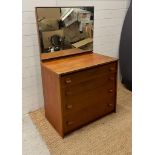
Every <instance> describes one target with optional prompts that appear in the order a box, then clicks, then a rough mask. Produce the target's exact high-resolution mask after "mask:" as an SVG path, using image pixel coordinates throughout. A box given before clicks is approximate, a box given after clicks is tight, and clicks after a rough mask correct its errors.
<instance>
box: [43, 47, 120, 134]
mask: <svg viewBox="0 0 155 155" xmlns="http://www.w3.org/2000/svg"><path fill="white" fill-rule="evenodd" d="M65 51H67V52H66V53H67V54H65ZM65 51H60V52H62V55H63V56H61V53H60V52H59V54H60V57H56V58H54V59H53V58H52V59H50V60H48V61H42V62H41V68H42V82H43V93H44V105H45V116H46V118H47V120H48V121H49V122H50V123H51V124H52V125H53V127H54V128H55V129H56V130H57V132H58V133H59V134H60V135H61V136H62V137H64V136H65V135H66V134H67V133H69V132H71V131H73V130H75V129H77V128H79V127H81V126H83V125H85V124H87V123H90V122H91V121H94V120H95V119H97V118H99V117H102V116H104V115H107V114H109V113H112V112H116V89H117V88H116V86H117V59H115V58H112V57H109V56H104V55H101V54H97V53H93V52H82V51H81V50H79V52H78V49H76V51H77V52H76V54H71V55H69V54H68V53H70V52H71V53H72V52H73V51H69V50H65ZM64 55H65V57H64ZM46 58H47V57H46ZM50 58H51V56H50ZM46 60H47V59H46Z"/></svg>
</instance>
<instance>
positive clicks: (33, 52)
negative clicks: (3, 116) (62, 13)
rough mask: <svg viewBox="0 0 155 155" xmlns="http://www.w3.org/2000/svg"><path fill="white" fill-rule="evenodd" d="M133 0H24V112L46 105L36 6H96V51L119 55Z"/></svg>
mask: <svg viewBox="0 0 155 155" xmlns="http://www.w3.org/2000/svg"><path fill="white" fill-rule="evenodd" d="M129 2H130V0H102V1H101V0H100V1H99V0H23V11H22V16H23V21H22V22H23V23H22V24H23V25H22V27H23V34H22V38H23V45H22V47H23V50H22V52H23V53H22V57H23V72H22V74H23V77H22V78H23V88H22V89H23V91H22V92H23V114H26V113H28V112H30V111H33V110H36V109H38V108H39V107H42V106H43V102H44V100H43V94H42V84H41V74H40V60H39V45H38V36H37V28H36V21H35V8H34V7H37V6H95V25H94V51H95V52H97V53H102V54H105V55H110V56H114V57H118V48H119V41H120V34H121V29H122V24H123V21H124V17H125V14H126V11H127V9H128V6H129Z"/></svg>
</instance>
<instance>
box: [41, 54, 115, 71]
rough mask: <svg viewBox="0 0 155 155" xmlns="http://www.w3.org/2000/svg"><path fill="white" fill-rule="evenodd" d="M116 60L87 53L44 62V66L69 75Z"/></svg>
mask: <svg viewBox="0 0 155 155" xmlns="http://www.w3.org/2000/svg"><path fill="white" fill-rule="evenodd" d="M116 60H117V59H114V58H112V57H109V56H104V55H101V54H97V53H91V54H90V53H87V54H81V55H75V56H72V57H66V58H63V59H56V60H53V61H49V62H44V63H43V65H44V66H46V67H47V68H48V69H50V70H52V71H54V72H55V73H57V74H66V73H67V74H68V73H70V72H75V71H78V70H82V69H87V68H91V67H95V66H98V65H102V64H107V63H110V62H114V61H116Z"/></svg>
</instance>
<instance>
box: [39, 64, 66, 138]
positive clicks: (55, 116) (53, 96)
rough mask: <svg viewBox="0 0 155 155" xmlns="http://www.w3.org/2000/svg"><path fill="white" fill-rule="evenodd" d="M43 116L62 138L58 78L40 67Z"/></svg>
mask: <svg viewBox="0 0 155 155" xmlns="http://www.w3.org/2000/svg"><path fill="white" fill-rule="evenodd" d="M41 69H42V83H43V94H44V107H45V116H46V118H47V119H48V121H49V122H50V123H51V124H52V125H53V127H54V128H55V129H56V130H57V131H58V133H59V134H60V135H61V136H62V137H63V136H64V135H63V128H62V112H61V97H60V84H59V76H58V75H56V74H55V73H54V72H52V71H50V70H47V69H46V68H44V67H42V68H41Z"/></svg>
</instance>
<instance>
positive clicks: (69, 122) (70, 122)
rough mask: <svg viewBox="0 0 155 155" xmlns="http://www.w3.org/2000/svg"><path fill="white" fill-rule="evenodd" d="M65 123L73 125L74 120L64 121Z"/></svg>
mask: <svg viewBox="0 0 155 155" xmlns="http://www.w3.org/2000/svg"><path fill="white" fill-rule="evenodd" d="M66 124H67V125H73V124H74V122H73V121H68V122H66Z"/></svg>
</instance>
